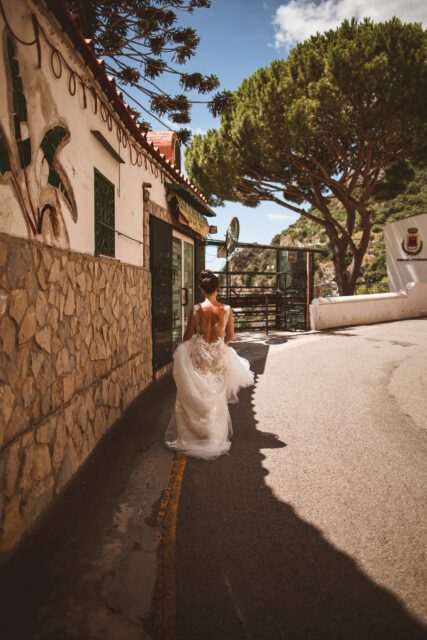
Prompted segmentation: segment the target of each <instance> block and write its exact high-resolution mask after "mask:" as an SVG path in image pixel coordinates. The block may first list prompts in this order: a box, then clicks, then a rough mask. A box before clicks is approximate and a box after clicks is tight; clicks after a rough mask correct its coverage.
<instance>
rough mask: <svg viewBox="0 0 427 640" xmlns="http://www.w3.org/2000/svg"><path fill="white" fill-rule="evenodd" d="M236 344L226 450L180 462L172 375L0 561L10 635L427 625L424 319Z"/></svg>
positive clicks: (353, 636) (244, 632) (348, 639)
mask: <svg viewBox="0 0 427 640" xmlns="http://www.w3.org/2000/svg"><path fill="white" fill-rule="evenodd" d="M235 346H236V348H237V349H238V351H239V353H241V354H242V355H245V357H249V358H250V359H251V361H252V367H253V369H254V370H255V371H256V373H257V380H256V385H255V387H254V389H251V390H245V391H243V392H242V393H241V394H240V403H239V405H235V406H232V407H231V413H232V419H233V426H234V439H233V445H232V448H231V453H230V454H229V455H227V456H224V457H223V458H220V459H219V460H217V461H215V462H210V463H206V462H202V461H198V460H186V459H185V458H178V459H176V460H175V462H173V458H172V455H171V454H170V453H169V452H168V451H166V450H165V449H163V447H162V433H163V430H164V427H165V425H166V422H167V419H168V416H169V413H170V410H171V408H172V404H173V384H172V382H171V380H170V379H169V380H164V381H162V382H161V383H160V386H158V387H156V388H154V390H152V391H151V392H150V393H149V394H146V395H145V396H144V398H143V399H141V401H140V402H139V403H136V405H135V407H134V408H133V411H132V412H130V414H129V415H128V416H127V418H126V421H125V422H124V424H123V425H121V426H120V427H119V428H118V429H115V430H114V432H113V434H112V435H111V437H110V438H108V439H107V441H106V442H105V443H104V444H103V446H102V447H101V448H100V449H99V450H98V451H97V452H96V455H95V456H94V457H93V459H92V462H91V464H90V465H89V466H88V468H87V469H86V470H84V471H83V473H82V474H81V475H80V476H79V478H78V479H77V481H76V482H75V483H74V486H73V487H71V488H70V490H69V491H68V493H67V495H66V496H65V497H64V498H63V499H62V500H61V501H60V503H59V504H58V506H57V507H56V509H55V511H54V512H53V513H52V514H51V517H50V518H49V520H48V521H47V522H46V523H45V525H44V526H43V527H42V528H41V529H40V530H39V531H38V532H36V534H35V535H34V536H32V538H31V539H30V540H29V542H28V544H27V546H26V548H25V549H23V551H22V552H21V553H20V554H19V555H18V556H17V558H16V559H15V560H14V561H13V562H12V563H11V565H10V566H9V567H7V568H6V570H3V576H2V587H6V588H7V594H3V595H2V597H1V602H2V606H4V607H5V610H4V612H3V611H2V620H3V624H7V618H8V619H9V622H10V623H11V626H9V627H8V628H7V633H6V634H2V637H6V638H7V639H8V640H9V639H10V640H12V638H15V637H16V638H20V639H21V638H22V640H24V639H26V638H43V639H45V640H71V639H74V640H77V639H79V640H92V638H93V639H95V638H96V639H98V638H99V639H101V638H102V639H103V640H104V639H105V640H109V639H113V640H116V639H117V640H133V639H134V638H135V639H136V638H168V639H171V640H172V639H173V638H176V639H177V640H193V639H194V640H196V639H197V640H210V639H212V640H213V639H214V638H215V640H228V639H230V640H240V639H248V638H249V639H253V640H264V639H266V640H267V639H268V640H276V639H277V640H282V639H283V640H312V639H316V640H317V639H318V640H334V639H336V640H367V639H368V640H369V639H375V640H380V639H381V640H415V639H418V638H427V630H426V627H425V626H423V621H424V624H425V623H426V622H427V607H426V602H427V598H426V597H425V595H426V594H425V587H424V585H425V583H426V565H425V558H424V554H423V549H425V546H426V540H427V536H426V523H427V517H426V516H427V514H426V500H425V497H426V439H427V434H426V432H427V393H426V389H427V364H426V363H427V319H426V320H409V321H405V322H397V323H389V324H383V325H375V326H365V327H355V328H350V329H343V330H337V331H331V332H327V333H322V334H316V333H308V334H286V335H284V334H276V333H273V334H270V335H269V336H268V337H266V336H265V335H263V334H258V335H257V336H252V337H250V336H247V335H246V336H244V335H241V336H239V339H238V340H237V341H236V343H235ZM172 465H173V466H172ZM165 488H167V490H166V491H165V492H163V493H162V491H163V490H164V489H165ZM156 577H157V587H155V580H156ZM6 595H7V598H6ZM6 613H7V614H8V615H7V616H6V621H5V614H6ZM12 622H13V625H12Z"/></svg>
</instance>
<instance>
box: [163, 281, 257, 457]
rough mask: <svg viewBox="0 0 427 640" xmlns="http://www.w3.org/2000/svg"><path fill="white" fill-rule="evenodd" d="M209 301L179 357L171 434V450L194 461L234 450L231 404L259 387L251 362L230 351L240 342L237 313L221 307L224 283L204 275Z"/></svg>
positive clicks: (194, 316) (199, 307)
mask: <svg viewBox="0 0 427 640" xmlns="http://www.w3.org/2000/svg"><path fill="white" fill-rule="evenodd" d="M199 286H200V289H201V291H202V293H203V294H204V296H205V300H204V302H202V303H201V304H196V305H195V306H194V307H193V310H192V313H190V316H189V318H188V324H187V328H186V330H185V333H184V341H183V342H182V343H181V344H180V345H179V346H178V347H177V348H176V350H175V353H174V365H173V376H174V379H175V383H176V387H177V394H176V402H175V410H174V412H173V415H172V417H171V419H170V422H169V426H168V428H167V431H166V446H167V447H169V448H170V449H173V450H174V451H178V452H180V453H185V454H186V455H188V456H193V457H195V458H202V459H204V460H213V459H215V458H217V457H218V456H220V455H222V454H223V453H226V452H227V451H228V450H229V448H230V445H231V442H230V436H231V434H232V426H231V418H230V414H229V411H228V406H227V403H228V402H238V399H237V392H238V391H239V389H241V388H243V387H248V386H250V385H252V384H253V382H254V374H253V373H252V371H251V370H250V369H249V362H248V361H247V360H245V359H244V358H241V357H240V356H238V355H237V353H236V352H235V351H234V349H233V348H232V347H230V346H228V344H229V342H231V340H232V339H233V337H234V322H233V311H232V309H231V307H229V306H228V305H223V304H221V303H219V302H218V301H217V299H216V297H217V294H218V278H217V276H216V275H215V274H213V273H212V271H209V270H206V271H202V273H201V274H200V278H199Z"/></svg>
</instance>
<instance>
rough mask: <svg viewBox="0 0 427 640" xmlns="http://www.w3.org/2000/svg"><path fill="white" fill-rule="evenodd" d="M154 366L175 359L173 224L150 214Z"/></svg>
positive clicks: (160, 365)
mask: <svg viewBox="0 0 427 640" xmlns="http://www.w3.org/2000/svg"><path fill="white" fill-rule="evenodd" d="M150 268H151V277H152V318H153V327H152V332H153V370H154V371H158V369H161V368H162V367H164V366H165V365H166V364H168V363H169V362H171V361H172V353H173V340H172V227H171V225H170V224H167V223H166V222H163V221H162V220H159V219H158V218H156V217H154V216H150Z"/></svg>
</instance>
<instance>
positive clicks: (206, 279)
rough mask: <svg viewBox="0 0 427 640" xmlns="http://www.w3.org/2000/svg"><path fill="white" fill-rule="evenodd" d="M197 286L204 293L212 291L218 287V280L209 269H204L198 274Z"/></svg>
mask: <svg viewBox="0 0 427 640" xmlns="http://www.w3.org/2000/svg"><path fill="white" fill-rule="evenodd" d="M199 286H200V288H201V289H202V291H204V293H208V294H209V293H213V292H214V291H216V290H217V289H218V286H219V280H218V278H217V276H216V275H215V274H214V273H212V271H210V270H209V269H205V270H204V271H202V272H201V274H200V276H199Z"/></svg>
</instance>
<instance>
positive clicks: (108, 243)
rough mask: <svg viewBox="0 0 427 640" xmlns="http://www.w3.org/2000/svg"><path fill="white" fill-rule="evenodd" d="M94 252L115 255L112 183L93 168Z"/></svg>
mask: <svg viewBox="0 0 427 640" xmlns="http://www.w3.org/2000/svg"><path fill="white" fill-rule="evenodd" d="M94 196H95V254H97V255H104V256H111V257H112V258H114V257H115V202H114V184H113V183H112V182H110V181H109V180H107V178H106V177H105V176H103V175H102V173H101V172H100V171H98V170H97V169H95V180H94Z"/></svg>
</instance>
